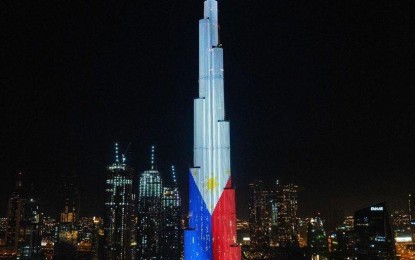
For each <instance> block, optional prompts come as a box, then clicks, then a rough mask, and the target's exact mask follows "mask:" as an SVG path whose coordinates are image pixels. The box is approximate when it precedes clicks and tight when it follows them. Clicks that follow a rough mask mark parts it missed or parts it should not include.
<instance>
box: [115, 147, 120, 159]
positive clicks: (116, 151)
mask: <svg viewBox="0 0 415 260" xmlns="http://www.w3.org/2000/svg"><path fill="white" fill-rule="evenodd" d="M119 162H120V159H119V156H118V143H115V163H116V164H118V163H119Z"/></svg>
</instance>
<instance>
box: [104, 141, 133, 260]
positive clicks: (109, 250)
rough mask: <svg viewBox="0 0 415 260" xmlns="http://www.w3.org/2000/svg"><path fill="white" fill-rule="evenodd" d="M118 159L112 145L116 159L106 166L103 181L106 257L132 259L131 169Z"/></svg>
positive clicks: (117, 153) (117, 259)
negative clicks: (104, 187) (104, 185)
mask: <svg viewBox="0 0 415 260" xmlns="http://www.w3.org/2000/svg"><path fill="white" fill-rule="evenodd" d="M125 160H126V159H125V157H124V155H122V158H121V160H120V158H119V152H118V144H117V143H116V144H115V162H114V163H113V164H112V165H110V166H108V169H107V180H106V194H107V195H106V202H105V207H106V214H105V218H104V225H105V227H104V232H105V251H106V259H108V260H125V259H131V254H132V252H131V238H132V232H133V227H132V225H131V224H132V220H131V218H132V212H133V207H134V200H133V199H134V197H133V194H132V185H133V177H132V176H133V170H132V168H130V167H129V166H127V165H126V163H125Z"/></svg>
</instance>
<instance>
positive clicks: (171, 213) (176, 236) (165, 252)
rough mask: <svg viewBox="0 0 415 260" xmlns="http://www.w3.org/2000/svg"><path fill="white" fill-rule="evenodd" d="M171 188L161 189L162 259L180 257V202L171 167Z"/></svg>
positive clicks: (173, 170) (174, 175) (172, 259)
mask: <svg viewBox="0 0 415 260" xmlns="http://www.w3.org/2000/svg"><path fill="white" fill-rule="evenodd" d="M172 175H173V183H174V185H173V187H172V188H171V187H164V188H163V197H162V203H161V204H162V223H163V228H162V241H161V244H162V259H170V260H175V259H180V258H181V257H182V229H181V224H180V218H181V200H180V194H179V188H178V187H177V182H176V174H175V169H174V166H172Z"/></svg>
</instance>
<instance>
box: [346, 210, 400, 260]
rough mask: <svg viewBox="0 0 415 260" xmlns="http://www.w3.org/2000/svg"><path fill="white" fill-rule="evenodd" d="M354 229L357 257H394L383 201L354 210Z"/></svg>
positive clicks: (387, 217) (393, 247)
mask: <svg viewBox="0 0 415 260" xmlns="http://www.w3.org/2000/svg"><path fill="white" fill-rule="evenodd" d="M354 230H355V233H356V245H355V249H356V254H357V257H358V259H394V257H395V246H394V239H393V236H392V230H391V225H390V222H389V214H388V211H387V209H386V203H385V202H383V203H378V204H374V205H372V206H370V207H367V208H364V209H361V210H358V211H356V212H355V213H354Z"/></svg>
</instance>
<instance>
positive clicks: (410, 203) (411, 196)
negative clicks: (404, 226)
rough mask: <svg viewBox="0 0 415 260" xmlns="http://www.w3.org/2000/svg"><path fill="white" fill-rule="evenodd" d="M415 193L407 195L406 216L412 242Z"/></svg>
mask: <svg viewBox="0 0 415 260" xmlns="http://www.w3.org/2000/svg"><path fill="white" fill-rule="evenodd" d="M414 196H415V193H409V195H408V215H409V220H410V228H411V233H412V241H415V205H414Z"/></svg>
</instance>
